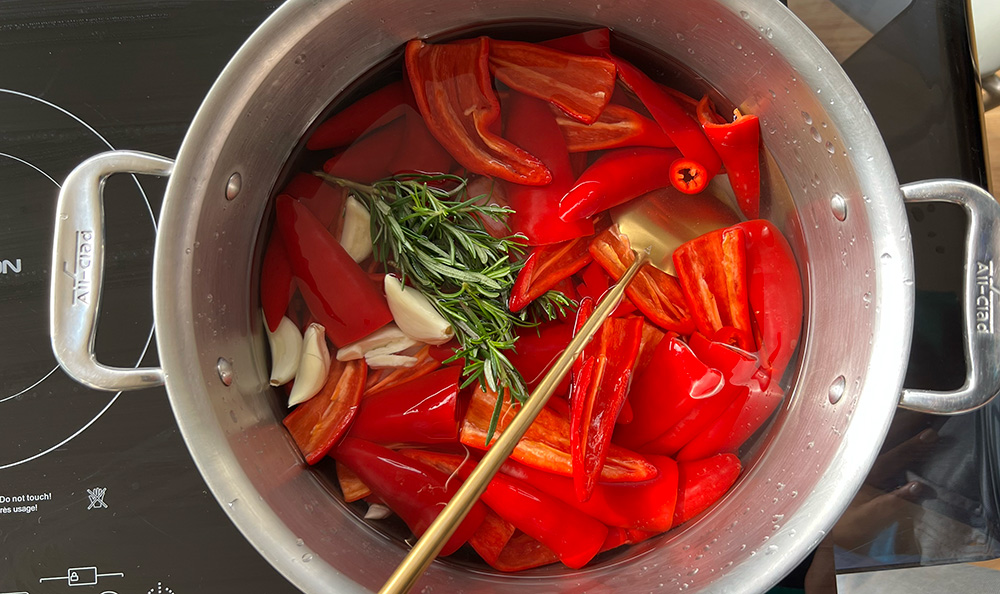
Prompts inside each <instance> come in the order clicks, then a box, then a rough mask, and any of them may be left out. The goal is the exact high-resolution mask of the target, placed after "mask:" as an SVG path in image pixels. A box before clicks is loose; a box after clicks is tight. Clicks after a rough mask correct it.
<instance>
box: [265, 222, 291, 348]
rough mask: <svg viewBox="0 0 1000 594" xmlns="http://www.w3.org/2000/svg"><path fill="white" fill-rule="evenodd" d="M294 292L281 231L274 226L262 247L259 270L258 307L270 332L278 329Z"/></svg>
mask: <svg viewBox="0 0 1000 594" xmlns="http://www.w3.org/2000/svg"><path fill="white" fill-rule="evenodd" d="M294 292H295V284H294V283H293V282H292V265H291V264H290V263H289V262H288V251H287V250H286V249H285V242H284V241H282V240H281V232H280V231H279V230H278V229H277V228H274V229H272V230H271V238H270V239H268V241H267V247H266V248H265V249H264V262H263V264H262V265H261V270H260V307H261V309H263V310H264V322H265V323H266V324H267V329H268V330H270V331H271V332H274V331H275V330H277V329H278V324H279V323H281V318H282V317H284V315H285V311H286V310H288V304H289V303H290V302H291V300H292V294H293V293H294Z"/></svg>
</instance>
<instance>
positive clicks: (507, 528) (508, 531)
mask: <svg viewBox="0 0 1000 594" xmlns="http://www.w3.org/2000/svg"><path fill="white" fill-rule="evenodd" d="M516 530H517V528H515V527H514V525H513V524H511V523H510V522H508V521H507V520H505V519H503V518H501V517H500V516H499V514H497V513H496V512H495V511H493V510H492V509H490V508H489V506H487V507H486V517H485V518H483V523H482V524H480V525H479V529H478V530H476V531H475V532H474V533H473V534H472V536H471V537H469V544H470V545H472V548H473V549H475V550H476V552H477V553H479V556H480V557H482V558H483V561H486V563H488V564H489V565H490V566H494V565H495V564H496V562H497V560H498V559H499V558H500V553H501V552H502V551H503V548H504V547H505V546H507V543H508V542H510V538H511V537H512V536H514V532H515V531H516ZM553 556H554V555H553ZM555 560H558V557H556V559H555Z"/></svg>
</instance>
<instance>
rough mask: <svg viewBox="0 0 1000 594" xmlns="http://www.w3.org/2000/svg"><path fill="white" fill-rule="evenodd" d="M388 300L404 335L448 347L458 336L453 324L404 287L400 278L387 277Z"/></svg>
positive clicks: (414, 290) (424, 297)
mask: <svg viewBox="0 0 1000 594" xmlns="http://www.w3.org/2000/svg"><path fill="white" fill-rule="evenodd" d="M385 299H386V301H387V302H388V303H389V311H391V312H392V318H393V321H395V322H396V325H397V326H399V329H400V330H402V331H403V333H404V334H406V335H407V336H409V337H410V338H412V339H413V340H416V341H418V342H426V343H427V344H444V343H446V342H448V341H449V340H451V339H452V337H453V336H455V331H454V330H453V329H452V327H451V324H449V323H448V321H447V320H445V319H444V317H442V316H441V314H440V313H438V311H437V310H436V309H434V305H433V304H432V303H431V301H430V299H428V298H427V296H426V295H424V294H423V293H421V292H420V291H418V290H416V289H414V288H413V287H407V286H404V285H403V283H401V282H400V281H399V279H398V278H396V277H394V276H392V275H391V274H387V275H385Z"/></svg>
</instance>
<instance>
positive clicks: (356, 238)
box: [340, 196, 372, 262]
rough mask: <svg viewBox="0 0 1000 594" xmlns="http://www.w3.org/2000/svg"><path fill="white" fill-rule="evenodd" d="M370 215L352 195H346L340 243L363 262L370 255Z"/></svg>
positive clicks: (352, 256)
mask: <svg viewBox="0 0 1000 594" xmlns="http://www.w3.org/2000/svg"><path fill="white" fill-rule="evenodd" d="M371 225H372V217H371V215H370V214H368V209H367V208H365V207H364V205H363V204H361V202H359V201H358V199H357V198H355V197H354V196H348V197H347V201H346V203H345V204H344V229H343V231H342V232H341V234H340V245H341V246H343V248H344V250H346V251H347V253H348V254H350V256H351V258H354V261H355V262H364V261H365V260H367V259H368V256H371V255H372V231H371V228H372V227H371Z"/></svg>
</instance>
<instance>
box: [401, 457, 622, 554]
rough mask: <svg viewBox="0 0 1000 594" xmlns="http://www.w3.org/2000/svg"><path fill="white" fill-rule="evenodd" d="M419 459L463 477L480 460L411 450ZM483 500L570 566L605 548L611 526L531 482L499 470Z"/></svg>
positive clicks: (466, 476)
mask: <svg viewBox="0 0 1000 594" xmlns="http://www.w3.org/2000/svg"><path fill="white" fill-rule="evenodd" d="M407 455H408V456H411V457H413V458H415V459H418V460H425V459H428V458H431V459H433V460H434V464H440V465H441V466H438V468H451V469H453V470H454V471H457V473H458V475H459V476H461V477H462V478H463V479H466V478H468V476H469V473H471V472H472V469H473V468H474V467H475V465H476V463H475V461H474V460H471V459H469V458H467V457H465V456H460V455H455V454H442V453H437V452H427V451H421V450H417V451H410V452H407ZM482 501H483V503H485V504H486V505H488V506H489V507H490V509H492V510H493V511H495V512H496V513H497V514H498V515H499V516H500V517H501V518H503V519H504V520H507V521H508V522H510V523H511V524H513V525H514V526H515V527H516V528H517V529H518V530H520V531H522V532H524V533H525V534H527V535H528V536H531V537H532V538H534V539H535V540H537V541H538V542H540V543H542V544H543V545H545V546H546V547H547V548H548V549H550V550H551V551H552V552H553V553H555V554H556V555H557V556H558V557H559V560H560V561H562V562H563V564H565V565H566V566H568V567H571V568H573V569H578V568H580V567H583V566H584V565H586V564H587V562H588V561H590V560H591V559H593V557H594V555H596V554H597V553H598V552H600V550H601V546H602V545H603V544H604V540H605V539H606V538H607V535H608V528H607V526H605V525H604V524H602V523H601V522H599V521H598V520H596V519H595V518H593V517H591V516H589V515H587V514H585V513H583V512H580V511H579V510H577V509H576V508H574V507H572V506H569V505H566V504H565V503H563V502H562V501H560V500H559V499H557V498H556V497H553V496H552V495H549V494H548V493H545V492H544V491H542V490H540V489H538V488H537V487H536V486H534V485H531V484H530V483H528V482H527V481H522V480H519V479H517V478H514V477H511V476H509V475H506V474H503V473H498V474H496V475H494V476H493V478H492V479H490V482H489V484H488V485H487V487H486V491H484V492H483V495H482Z"/></svg>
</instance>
